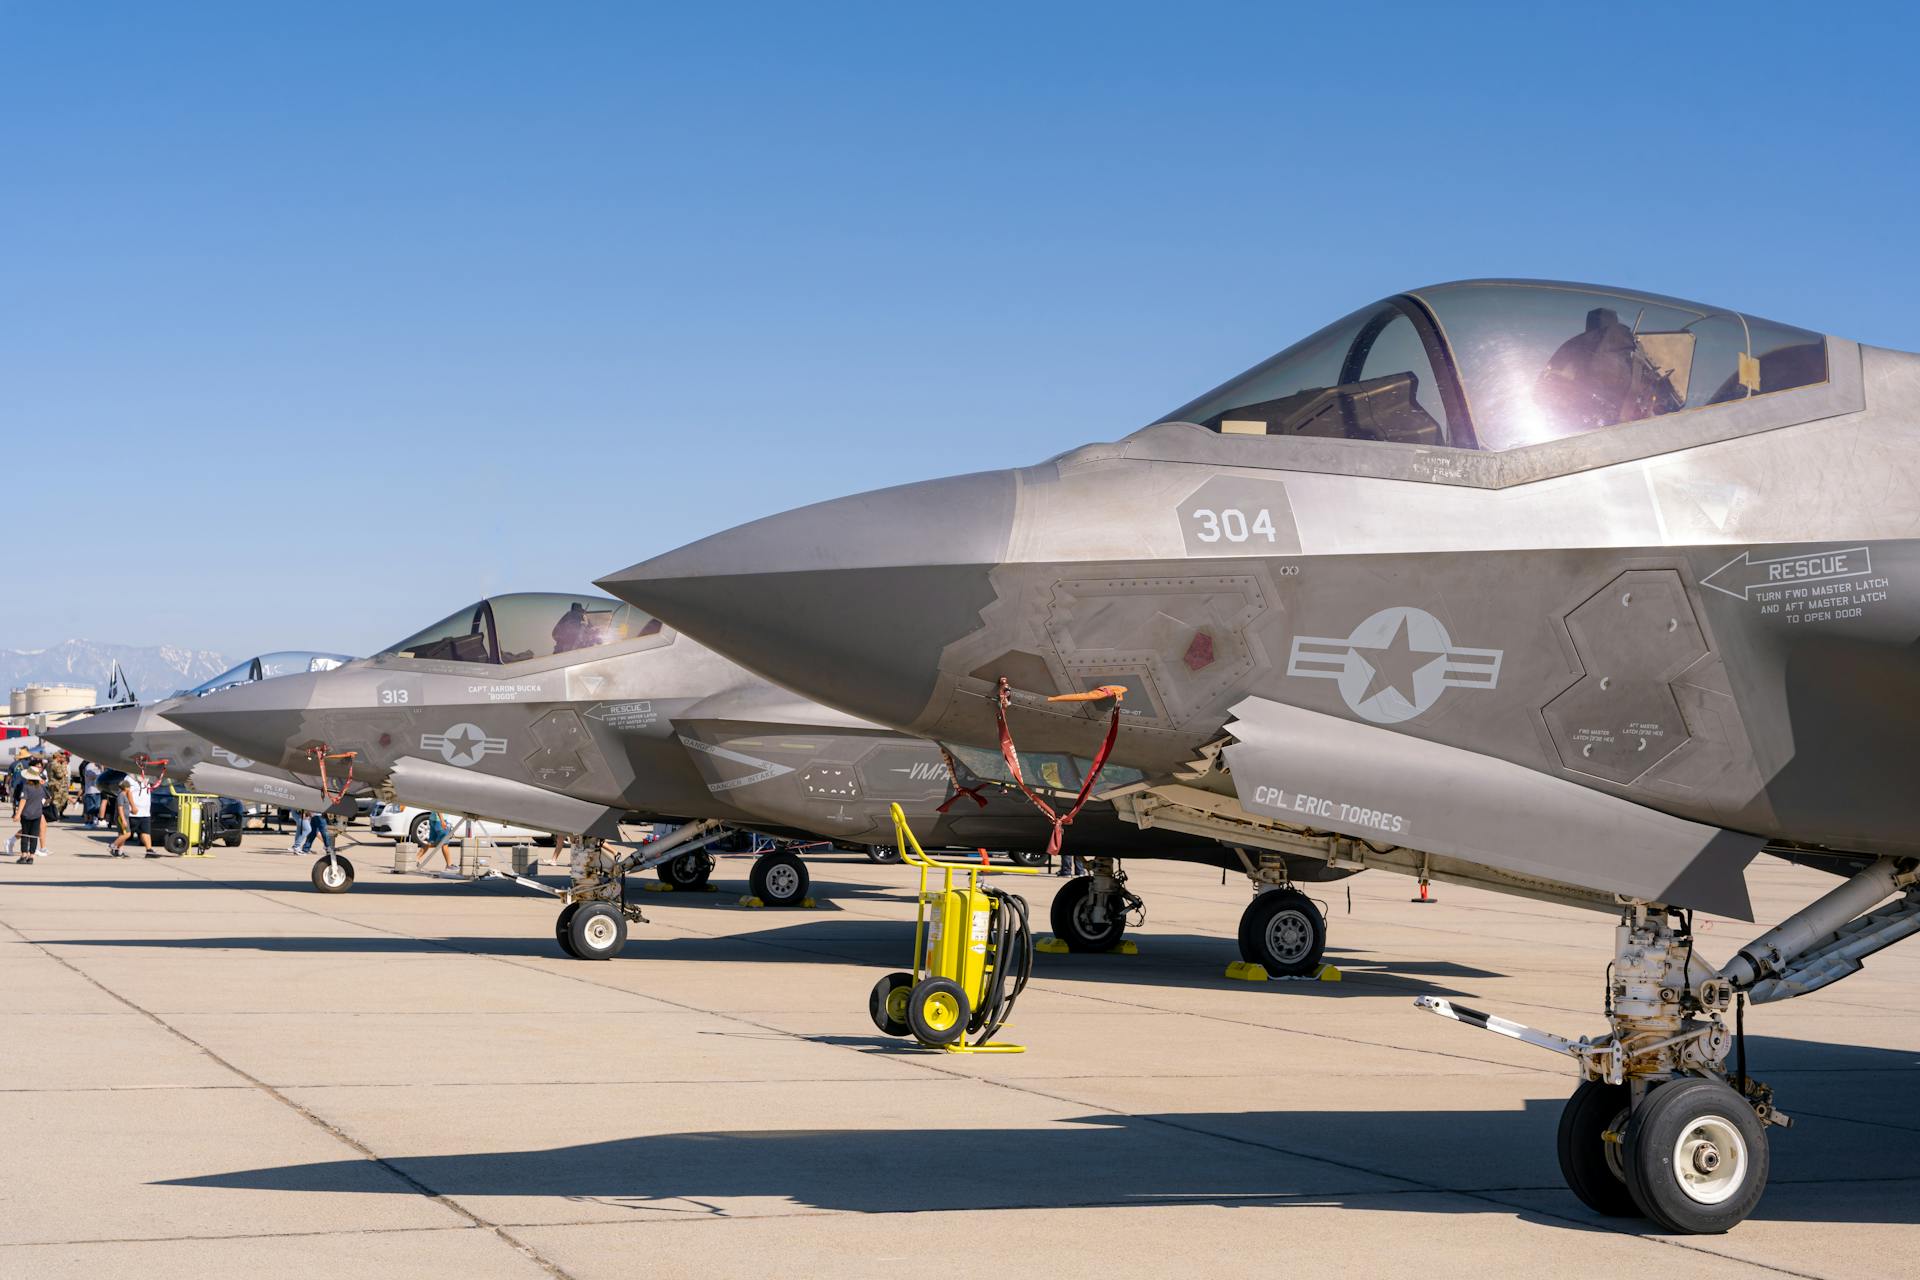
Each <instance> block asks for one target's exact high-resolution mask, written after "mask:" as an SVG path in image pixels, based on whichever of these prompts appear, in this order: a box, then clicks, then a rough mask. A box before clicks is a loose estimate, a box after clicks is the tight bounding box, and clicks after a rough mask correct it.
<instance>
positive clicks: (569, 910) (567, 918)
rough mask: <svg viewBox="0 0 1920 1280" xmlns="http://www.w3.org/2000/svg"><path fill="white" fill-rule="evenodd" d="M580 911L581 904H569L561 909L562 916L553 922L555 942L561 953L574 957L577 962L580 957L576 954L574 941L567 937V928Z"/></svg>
mask: <svg viewBox="0 0 1920 1280" xmlns="http://www.w3.org/2000/svg"><path fill="white" fill-rule="evenodd" d="M578 910H580V904H579V903H577V902H569V903H568V904H567V905H566V906H564V907H562V908H560V914H559V915H558V916H556V917H555V918H554V921H553V940H554V941H555V942H557V943H559V944H560V950H561V951H563V952H565V953H566V954H567V955H569V956H572V957H573V958H574V959H575V960H578V959H579V958H580V957H579V956H578V955H575V954H574V950H573V940H572V939H571V938H570V937H568V936H567V926H568V925H571V924H572V923H573V915H574V913H575V912H576V911H578Z"/></svg>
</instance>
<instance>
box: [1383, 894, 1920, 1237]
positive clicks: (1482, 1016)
mask: <svg viewBox="0 0 1920 1280" xmlns="http://www.w3.org/2000/svg"><path fill="white" fill-rule="evenodd" d="M1902 890H1904V893H1903V894H1902V896H1901V897H1899V898H1897V899H1895V900H1894V901H1893V902H1891V903H1888V904H1887V905H1885V906H1882V907H1879V908H1878V909H1876V910H1869V908H1873V907H1874V905H1875V904H1876V903H1879V902H1881V901H1882V900H1884V899H1885V898H1886V897H1887V896H1888V895H1890V894H1894V893H1900V892H1901V891H1902ZM1692 926H1693V919H1692V913H1691V912H1687V911H1681V910H1678V909H1675V908H1670V907H1657V906H1652V905H1650V904H1647V903H1644V902H1634V903H1630V904H1627V905H1626V907H1625V908H1624V910H1623V912H1622V916H1621V921H1620V924H1619V926H1618V927H1617V928H1616V929H1615V931H1614V961H1613V965H1612V969H1611V974H1610V981H1609V983H1608V988H1607V1003H1608V1009H1607V1014H1608V1022H1609V1023H1610V1028H1609V1030H1608V1031H1607V1032H1606V1034H1604V1035H1601V1036H1599V1037H1597V1038H1593V1039H1587V1038H1585V1037H1582V1038H1581V1039H1579V1040H1569V1039H1567V1038H1566V1037H1565V1036H1558V1035H1554V1034H1553V1033H1551V1032H1547V1031H1539V1030H1536V1029H1535V1028H1533V1027H1528V1026H1523V1025H1521V1024H1520V1023H1517V1022H1513V1021H1510V1020H1508V1019H1506V1018H1501V1017H1498V1016H1496V1015H1494V1014H1489V1013H1482V1012H1481V1011H1479V1010H1478V1009H1469V1008H1467V1007H1466V1006H1465V1005H1456V1004H1453V1003H1451V1002H1450V1001H1447V1000H1443V999H1440V998H1439V997H1437V996H1420V997H1417V998H1416V999H1415V1001H1414V1003H1415V1004H1417V1005H1419V1006H1420V1007H1421V1008H1424V1009H1427V1010H1429V1011H1430V1012H1433V1013H1437V1014H1440V1015H1441V1016H1442V1017H1447V1018H1452V1019H1454V1020H1455V1021H1457V1022H1464V1023H1466V1024H1467V1025H1468V1026H1473V1027H1478V1028H1480V1029H1481V1030H1483V1031H1492V1032H1495V1033H1496V1034H1499V1035H1503V1036H1508V1037H1510V1038H1512V1039H1515V1040H1521V1041H1524V1042H1525V1043H1527V1044H1531V1045H1536V1046H1538V1047H1540V1048H1543V1049H1551V1050H1553V1051H1555V1052H1558V1053H1564V1054H1567V1055H1569V1056H1571V1057H1572V1058H1573V1059H1574V1060H1575V1061H1576V1062H1577V1063H1578V1064H1579V1067H1580V1074H1581V1075H1582V1076H1583V1077H1584V1079H1583V1080H1582V1081H1581V1084H1580V1087H1579V1088H1578V1089H1576V1090H1574V1093H1573V1096H1572V1097H1571V1098H1570V1099H1568V1101H1567V1105H1566V1109H1565V1110H1564V1111H1563V1112H1562V1113H1561V1116H1560V1131H1559V1156H1560V1169H1561V1172H1562V1173H1564V1174H1565V1175H1566V1179H1567V1186H1568V1188H1569V1189H1570V1190H1572V1192H1573V1193H1574V1194H1575V1195H1576V1196H1578V1197H1579V1198H1580V1200H1581V1202H1582V1203H1583V1204H1585V1205H1586V1206H1587V1207H1588V1208H1590V1209H1592V1210H1594V1211H1595V1212H1596V1213H1601V1214H1606V1215H1608V1216H1610V1217H1618V1216H1625V1215H1629V1214H1632V1213H1635V1212H1638V1213H1639V1214H1641V1215H1643V1216H1645V1217H1647V1218H1649V1219H1651V1220H1652V1221H1653V1222H1655V1223H1656V1224H1658V1225H1659V1226H1661V1227H1663V1228H1665V1229H1666V1230H1669V1231H1674V1232H1679V1233H1683V1234H1696V1235H1697V1234H1718V1233H1720V1232H1724V1231H1727V1230H1729V1229H1730V1228H1732V1227H1734V1226H1735V1225H1737V1224H1738V1223H1740V1222H1742V1221H1743V1220H1745V1219H1746V1217H1747V1216H1748V1215H1749V1214H1751V1213H1752V1212H1753V1210H1754V1208H1755V1206H1757V1205H1758V1204H1759V1203H1760V1197H1761V1196H1762V1195H1763V1194H1765V1192H1766V1188H1767V1177H1768V1175H1769V1173H1770V1172H1771V1166H1772V1158H1771V1153H1770V1151H1769V1149H1768V1144H1767V1128H1768V1126H1770V1125H1780V1126H1782V1127H1785V1126H1787V1125H1790V1124H1791V1123H1792V1122H1791V1121H1790V1120H1789V1119H1788V1118H1787V1117H1786V1116H1784V1115H1782V1114H1781V1113H1780V1112H1779V1111H1778V1110H1777V1109H1776V1108H1775V1107H1774V1105H1773V1090H1772V1089H1770V1088H1769V1087H1767V1086H1766V1085H1764V1084H1761V1083H1760V1082H1758V1081H1756V1080H1754V1079H1753V1078H1752V1077H1750V1076H1749V1075H1748V1074H1747V1070H1746V1053H1745V1031H1744V1026H1743V1023H1744V1013H1745V1006H1746V1003H1747V1002H1749V1001H1751V1002H1753V1003H1758V1004H1764V1003H1767V1002H1769V1001H1773V1000H1785V999H1791V998H1793V997H1795V996H1799V995H1805V994H1807V993H1808V992H1810V991H1816V990H1818V989H1819V988H1821V987H1823V986H1826V985H1829V984H1830V983H1833V982H1837V981H1839V980H1840V979H1841V978H1844V977H1846V976H1848V975H1850V974H1853V973H1857V972H1859V970H1860V969H1861V967H1862V965H1861V961H1862V959H1863V958H1864V957H1866V956H1868V955H1871V954H1873V953H1874V952H1875V951H1878V950H1880V949H1882V948H1884V947H1887V946H1889V945H1891V944H1892V943H1894V942H1896V941H1898V940H1900V939H1901V938H1905V937H1908V936H1911V935H1912V934H1914V933H1920V868H1917V867H1915V866H1914V865H1912V864H1911V863H1900V862H1897V861H1896V860H1894V859H1891V858H1882V859H1880V860H1879V861H1878V862H1876V863H1874V864H1872V865H1871V866H1868V867H1866V868H1865V869H1863V870H1861V871H1860V872H1858V873H1857V874H1856V875H1854V876H1853V877H1852V878H1851V879H1850V880H1848V881H1847V882H1846V883H1844V884H1842V885H1841V886H1840V887H1838V888H1836V889H1834V890H1833V891H1832V892H1830V893H1828V894H1827V895H1826V896H1825V897H1823V898H1821V899H1820V900H1819V901H1817V902H1815V903H1813V904H1812V905H1810V906H1808V907H1807V908H1806V909H1805V910H1803V911H1800V912H1798V913H1797V914H1795V915H1794V916H1792V917H1791V918H1789V919H1788V920H1786V921H1785V922H1783V923H1782V924H1780V925H1779V926H1778V927H1776V928H1774V929H1772V930H1769V931H1768V932H1767V933H1766V934H1764V935H1762V936H1761V937H1760V938H1757V939H1755V940H1754V941H1753V942H1750V943H1748V944H1747V945H1746V946H1745V947H1743V948H1742V949H1741V950H1740V953H1739V954H1738V955H1736V956H1735V957H1734V958H1733V959H1732V960H1731V961H1729V962H1728V963H1727V965H1726V966H1725V967H1723V968H1721V969H1719V970H1715V969H1714V968H1713V967H1712V966H1711V965H1710V964H1708V963H1707V962H1706V961H1705V960H1704V959H1702V958H1701V957H1700V956H1699V955H1698V954H1696V952H1695V948H1694V939H1693V927H1692ZM1730 1012H1731V1013H1733V1015H1734V1026H1733V1029H1732V1030H1731V1031H1729V1029H1728V1027H1727V1025H1726V1021H1725V1017H1726V1015H1727V1014H1728V1013H1730ZM1730 1054H1731V1055H1733V1057H1734V1062H1735V1067H1734V1070H1733V1072H1732V1074H1731V1077H1729V1073H1728V1070H1727V1059H1728V1057H1729V1055H1730Z"/></svg>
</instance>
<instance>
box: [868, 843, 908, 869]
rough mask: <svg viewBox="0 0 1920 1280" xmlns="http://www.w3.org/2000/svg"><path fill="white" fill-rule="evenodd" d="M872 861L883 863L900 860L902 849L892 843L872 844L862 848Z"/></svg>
mask: <svg viewBox="0 0 1920 1280" xmlns="http://www.w3.org/2000/svg"><path fill="white" fill-rule="evenodd" d="M862 852H863V853H865V854H866V855H867V859H868V861H870V862H878V863H880V864H882V865H886V864H889V863H894V862H898V861H900V851H899V850H898V849H896V848H894V847H893V846H892V845H890V844H870V845H867V846H866V848H864V849H863V850H862Z"/></svg>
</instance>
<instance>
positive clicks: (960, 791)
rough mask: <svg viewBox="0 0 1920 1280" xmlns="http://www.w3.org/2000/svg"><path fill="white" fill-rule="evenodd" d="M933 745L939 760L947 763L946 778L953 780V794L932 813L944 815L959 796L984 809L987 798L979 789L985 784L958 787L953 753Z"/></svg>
mask: <svg viewBox="0 0 1920 1280" xmlns="http://www.w3.org/2000/svg"><path fill="white" fill-rule="evenodd" d="M934 745H935V746H939V747H940V758H941V759H942V760H945V761H946V762H947V776H948V777H949V778H952V779H953V794H952V795H950V796H948V797H947V798H946V799H945V800H942V801H941V802H940V804H939V805H938V806H937V807H936V808H935V809H934V812H935V813H945V812H946V811H947V810H948V809H951V808H952V807H953V802H954V801H955V800H958V799H959V798H960V797H961V796H966V797H967V798H968V799H970V800H972V801H973V802H974V803H975V804H977V805H979V806H980V807H981V808H982V809H984V808H986V807H987V798H986V797H985V796H983V795H981V794H980V787H984V786H986V785H987V784H986V783H984V782H983V783H981V784H980V787H963V786H961V785H960V766H959V765H957V764H955V763H954V760H953V752H951V751H949V750H947V749H946V748H945V747H944V746H940V744H939V743H935V744H934Z"/></svg>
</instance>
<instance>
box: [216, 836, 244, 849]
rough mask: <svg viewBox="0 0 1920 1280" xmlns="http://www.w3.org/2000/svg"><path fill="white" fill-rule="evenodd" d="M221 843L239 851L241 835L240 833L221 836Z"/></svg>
mask: <svg viewBox="0 0 1920 1280" xmlns="http://www.w3.org/2000/svg"><path fill="white" fill-rule="evenodd" d="M220 843H221V844H223V845H225V846H227V848H229V849H238V848H239V847H240V835H239V833H238V832H235V833H234V834H233V835H230V836H221V837H220Z"/></svg>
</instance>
